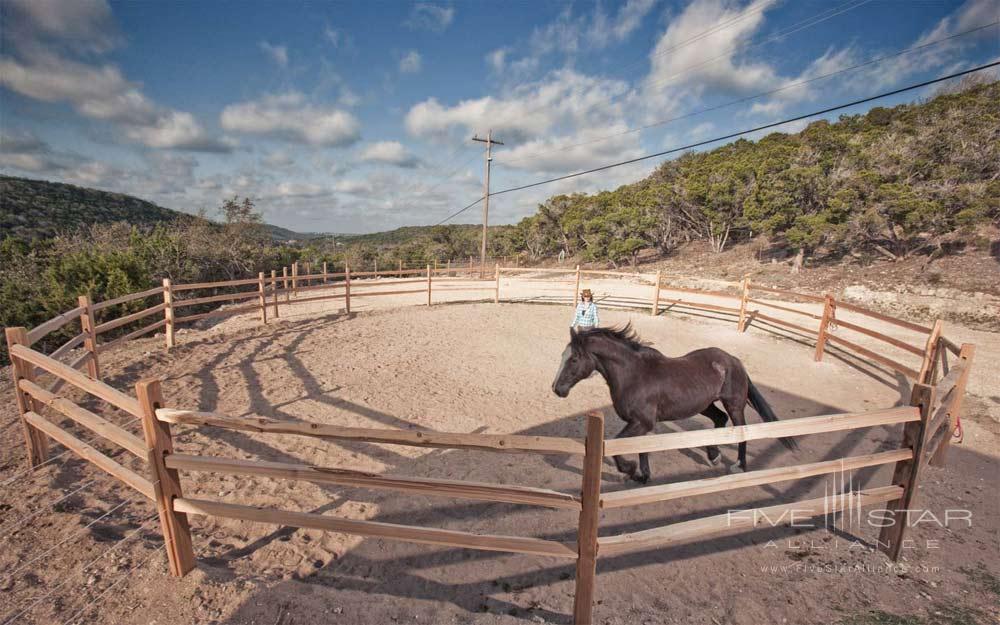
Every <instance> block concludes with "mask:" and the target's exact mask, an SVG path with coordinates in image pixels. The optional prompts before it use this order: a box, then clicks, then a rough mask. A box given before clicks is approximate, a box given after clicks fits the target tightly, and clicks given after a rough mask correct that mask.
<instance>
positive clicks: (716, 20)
mask: <svg viewBox="0 0 1000 625" xmlns="http://www.w3.org/2000/svg"><path fill="white" fill-rule="evenodd" d="M774 4H775V0H757V1H756V2H754V3H752V4H751V5H749V6H747V7H742V8H740V7H732V6H731V5H730V4H729V3H727V2H724V1H723V0H694V2H692V3H691V4H689V5H687V7H686V8H685V9H684V11H683V12H682V13H681V14H680V15H679V16H677V17H676V18H675V19H673V20H671V22H670V25H669V26H668V27H667V29H666V31H665V32H664V33H663V35H662V36H661V37H660V39H659V40H658V41H657V43H656V46H655V47H654V48H653V50H652V52H650V71H649V74H648V75H647V76H646V79H645V81H644V83H643V91H644V95H645V98H644V101H645V102H646V103H647V106H648V107H649V108H650V109H651V110H653V111H656V114H659V115H662V114H663V113H664V112H669V111H671V110H676V109H677V108H679V107H680V106H681V105H682V104H683V103H684V102H685V101H692V100H697V99H699V98H701V97H702V96H703V95H704V94H705V93H706V92H708V93H714V94H739V95H743V94H746V93H749V92H752V91H754V90H760V89H766V88H773V87H774V86H776V85H777V84H778V83H779V82H780V80H781V79H780V78H779V77H778V75H777V73H776V71H775V70H774V68H772V67H771V66H770V65H768V64H766V63H762V62H759V61H749V60H742V59H740V58H739V57H738V54H737V53H738V49H736V48H738V46H739V44H741V43H743V42H745V41H746V40H748V38H749V36H750V35H752V34H753V33H755V32H756V31H757V30H758V29H759V28H760V27H761V25H762V24H763V23H764V16H765V13H766V12H767V10H768V9H770V8H771V7H772V6H773V5H774ZM720 23H726V24H727V26H726V28H718V27H717V25H718V24H720Z"/></svg>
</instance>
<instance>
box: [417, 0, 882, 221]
mask: <svg viewBox="0 0 1000 625" xmlns="http://www.w3.org/2000/svg"><path fill="white" fill-rule="evenodd" d="M871 1H872V0H861V1H860V2H855V0H850V1H849V2H846V3H844V4H842V5H840V6H837V7H834V8H832V9H826V10H824V11H821V12H820V13H817V14H815V15H813V16H811V17H808V18H806V19H804V20H802V21H800V22H797V23H795V24H793V25H792V26H791V27H789V29H787V30H785V31H783V32H779V33H777V34H775V35H771V36H770V37H768V38H766V39H764V40H762V41H759V42H756V43H754V42H752V41H745V42H743V43H740V44H737V45H735V46H733V47H731V48H729V49H728V50H727V51H726V52H724V53H723V54H722V55H720V56H717V57H713V58H711V59H708V60H707V61H705V62H703V63H700V64H698V65H694V66H691V67H687V68H685V69H684V70H682V71H681V72H680V73H678V74H675V75H673V76H669V77H667V80H670V79H673V78H676V77H677V76H679V75H682V74H683V73H686V72H688V71H690V70H692V69H695V68H697V67H701V66H703V65H705V64H707V63H712V62H714V61H716V60H718V59H720V58H722V57H724V56H727V55H728V54H729V53H731V52H733V51H736V50H739V49H741V48H748V49H749V48H753V47H757V46H760V45H763V44H765V43H768V42H770V41H774V40H776V39H780V38H782V37H786V36H788V35H790V34H793V33H795V32H798V31H800V30H803V29H805V28H809V27H811V26H815V25H816V24H819V23H821V22H824V21H826V20H828V19H831V18H833V17H836V16H837V15H840V14H841V13H846V12H847V11H851V10H853V9H856V8H858V7H859V6H862V5H864V4H868V3H869V2H871ZM852 3H853V4H852ZM848 5H851V6H848ZM766 9H767V7H766V6H760V7H757V8H748V9H747V10H746V11H744V12H743V13H740V14H739V15H737V16H735V17H733V18H730V19H729V20H727V21H724V22H722V23H720V24H716V25H715V26H713V27H712V28H709V29H707V30H704V31H702V32H700V33H698V34H696V35H692V36H691V37H689V38H688V39H685V40H684V41H681V42H679V43H677V44H675V45H673V46H671V47H670V48H668V49H666V50H662V51H660V52H657V53H656V54H654V55H651V56H650V57H649V59H650V60H651V59H654V58H656V57H661V56H664V55H666V54H669V53H671V52H675V51H677V50H680V49H681V48H683V47H685V46H687V45H690V44H692V43H694V42H696V41H699V40H701V39H704V38H705V37H707V36H709V35H711V34H714V33H716V32H718V31H720V30H723V29H725V28H727V27H729V26H731V25H732V24H735V23H736V22H739V21H742V20H744V19H746V18H748V17H750V16H752V15H755V14H757V13H761V12H763V11H764V10H766ZM645 61H646V59H641V60H637V61H634V62H633V63H631V64H629V65H626V66H625V68H631V67H635V66H638V65H640V64H641V63H643V62H645ZM649 84H656V83H649ZM577 91H579V92H581V93H582V91H583V90H582V89H578V90H577ZM572 93H575V92H572ZM609 101H610V100H609ZM594 105H596V103H595V104H591V105H590V106H588V107H587V108H588V109H589V108H592V107H593V106H594ZM544 108H546V107H545V106H539V107H536V108H534V109H529V110H528V111H525V113H524V115H530V114H531V113H535V112H538V111H540V110H543V109H544ZM613 136H615V135H613ZM602 140H603V139H602ZM595 141H596V140H595ZM587 143H591V142H590V141H588V142H585V143H583V144H579V145H586V144H587ZM569 147H574V146H569ZM528 158H530V157H528ZM470 160H471V159H470ZM519 160H527V159H519ZM500 162H503V161H502V159H501V160H500ZM510 162H518V161H510ZM463 167H464V165H463ZM459 169H461V167H460V168H459ZM455 173H457V170H456V172H453V173H452V174H450V175H449V176H447V177H446V178H445V179H443V180H441V181H440V182H439V183H438V184H436V185H434V186H435V187H437V186H439V185H440V184H441V183H443V182H444V181H445V180H447V179H449V178H451V176H454V175H455ZM432 188H434V187H432ZM491 195H496V194H495V193H488V195H487V196H484V197H482V198H479V199H478V200H476V202H474V203H472V204H469V205H468V206H465V207H464V208H462V209H460V210H458V211H456V212H455V213H453V214H451V215H449V216H448V217H446V218H445V219H443V220H441V221H439V222H438V223H436V224H434V225H436V226H439V225H441V224H443V223H445V222H447V221H450V220H451V219H453V218H455V217H457V216H458V215H461V214H462V213H464V212H465V211H467V210H469V209H470V208H472V207H473V206H475V205H476V204H478V203H479V202H482V201H483V200H484V199H485V197H488V196H491Z"/></svg>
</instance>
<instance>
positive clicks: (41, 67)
mask: <svg viewBox="0 0 1000 625" xmlns="http://www.w3.org/2000/svg"><path fill="white" fill-rule="evenodd" d="M0 85H2V86H5V87H7V88H8V89H11V90H12V91H16V92H17V93H20V94H21V95H24V96H27V97H29V98H33V99H35V100H42V101H44V102H61V101H66V102H69V103H70V104H71V105H72V106H73V107H74V108H75V109H76V110H77V112H78V113H80V114H81V115H83V116H85V117H89V118H92V119H100V120H105V121H109V122H113V123H115V124H118V125H119V126H120V127H121V128H122V129H123V131H124V134H125V136H126V137H128V138H129V139H132V140H134V141H137V142H139V143H142V144H143V145H147V146H149V147H155V148H176V149H190V150H204V151H217V152H224V151H229V150H230V149H231V148H232V145H231V144H229V143H227V142H225V141H221V140H217V139H214V138H212V137H210V136H209V135H208V134H207V133H206V131H205V129H204V128H202V126H201V125H200V124H199V123H198V121H197V120H196V119H195V118H194V116H192V115H191V114H190V113H185V112H181V111H174V110H171V109H167V108H163V107H160V106H157V105H156V104H154V103H153V102H151V101H150V100H149V99H148V98H147V97H146V96H145V95H144V94H143V93H142V92H141V91H140V90H139V88H138V86H137V85H135V84H133V83H131V82H129V81H128V80H126V79H125V77H124V76H122V74H121V71H120V70H119V69H118V68H117V67H115V66H113V65H104V66H99V67H98V66H93V65H87V64H84V63H78V62H76V61H71V60H69V59H65V58H61V57H57V56H54V55H51V54H39V55H38V56H37V57H36V58H35V59H34V61H33V62H32V63H30V64H26V63H22V62H20V61H17V60H15V59H13V58H9V57H6V58H0Z"/></svg>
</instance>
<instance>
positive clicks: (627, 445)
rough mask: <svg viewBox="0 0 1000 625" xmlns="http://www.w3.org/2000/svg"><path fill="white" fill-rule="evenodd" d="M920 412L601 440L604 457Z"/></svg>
mask: <svg viewBox="0 0 1000 625" xmlns="http://www.w3.org/2000/svg"><path fill="white" fill-rule="evenodd" d="M919 420H920V411H919V410H917V408H915V407H913V406H902V407H900V408H886V409H884V410H875V411H872V412H862V413H848V414H832V415H819V416H815V417H799V418H798V419H784V420H782V421H771V422H768V423H750V424H747V425H738V426H734V427H727V428H713V429H710V430H691V431H686V432H671V433H669V434H647V435H646V436H635V437H632V438H616V439H613V440H609V441H607V442H605V443H604V455H605V457H610V456H620V455H623V454H638V453H648V452H651V451H666V450H668V449H689V448H691V447H705V446H707V445H731V444H735V443H744V442H747V441H752V440H760V439H766V438H785V437H789V436H804V435H806V434H821V433H826V432H838V431H842V430H853V429H857V428H863V427H874V426H879V425H893V424H895V423H908V422H910V421H919Z"/></svg>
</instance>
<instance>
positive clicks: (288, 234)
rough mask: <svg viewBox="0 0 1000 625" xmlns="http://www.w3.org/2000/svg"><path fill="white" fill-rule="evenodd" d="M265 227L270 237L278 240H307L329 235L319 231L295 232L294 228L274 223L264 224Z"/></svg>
mask: <svg viewBox="0 0 1000 625" xmlns="http://www.w3.org/2000/svg"><path fill="white" fill-rule="evenodd" d="M265 227H266V228H267V232H268V234H270V235H271V239H272V240H274V241H278V242H285V241H309V240H311V239H322V238H324V237H327V236H330V235H328V234H323V233H320V232H295V231H294V230H289V229H288V228H282V227H281V226H275V225H274V224H265Z"/></svg>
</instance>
